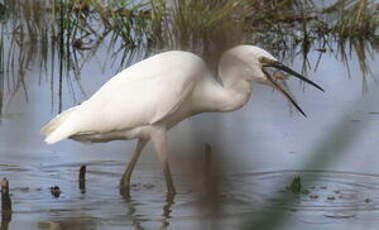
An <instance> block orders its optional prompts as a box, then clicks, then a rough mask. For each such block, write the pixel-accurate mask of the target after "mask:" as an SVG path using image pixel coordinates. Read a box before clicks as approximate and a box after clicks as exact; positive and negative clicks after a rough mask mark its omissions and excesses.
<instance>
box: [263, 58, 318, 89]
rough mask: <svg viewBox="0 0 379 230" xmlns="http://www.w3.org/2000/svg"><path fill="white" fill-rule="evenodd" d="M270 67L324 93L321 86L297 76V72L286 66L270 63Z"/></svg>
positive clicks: (299, 75)
mask: <svg viewBox="0 0 379 230" xmlns="http://www.w3.org/2000/svg"><path fill="white" fill-rule="evenodd" d="M269 66H271V67H275V68H277V69H280V70H283V71H284V72H287V73H289V74H291V75H292V76H294V77H296V78H298V79H300V80H302V81H305V82H306V83H308V84H310V85H312V86H314V87H316V88H317V89H319V90H321V91H322V92H325V90H324V89H323V88H321V86H319V85H317V84H316V83H314V82H313V81H311V80H309V79H308V78H306V77H304V76H303V75H301V74H299V73H298V72H296V71H294V70H292V69H291V68H289V67H288V66H285V65H283V64H282V63H280V62H276V61H274V62H272V63H270V65H269Z"/></svg>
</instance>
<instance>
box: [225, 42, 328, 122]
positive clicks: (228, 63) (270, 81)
mask: <svg viewBox="0 0 379 230" xmlns="http://www.w3.org/2000/svg"><path fill="white" fill-rule="evenodd" d="M268 68H275V69H278V70H281V71H284V72H286V73H288V74H290V75H292V76H294V77H296V78H298V79H300V80H302V81H304V82H306V83H308V84H310V85H312V86H314V87H316V88H317V89H319V90H321V91H323V92H324V90H323V89H322V88H321V87H320V86H319V85H317V84H316V83H314V82H313V81H311V80H309V79H308V78H306V77H304V76H303V75H301V74H300V73H298V72H296V71H294V70H292V69H291V68H289V67H288V66H286V65H284V64H282V63H280V62H279V61H278V60H277V59H276V58H275V57H273V56H272V55H271V54H270V53H269V52H267V51H266V50H264V49H262V48H259V47H256V46H252V45H239V46H236V47H234V48H231V49H229V50H228V51H226V52H225V54H224V55H223V57H222V58H221V60H220V65H219V73H220V75H221V76H222V75H224V76H230V77H232V76H234V77H233V78H235V77H236V76H237V78H242V79H244V80H247V81H255V82H257V83H260V84H264V85H268V86H271V87H273V88H275V89H277V90H278V91H279V92H281V93H282V94H283V95H284V96H285V97H286V98H287V99H288V100H289V101H290V102H291V103H292V104H293V105H294V106H295V107H296V108H297V109H298V110H299V112H300V113H301V114H303V115H304V116H306V115H305V113H304V111H303V110H302V109H301V108H300V107H299V105H298V104H297V103H296V101H295V100H294V99H293V98H292V97H291V96H290V95H289V93H288V92H286V91H285V90H284V89H283V87H281V86H280V85H279V84H278V83H277V82H276V80H277V79H276V78H275V77H274V76H271V75H270V74H269V72H268V71H267V69H268ZM227 78H228V79H225V80H226V81H230V80H231V79H230V78H229V77H227ZM222 80H223V81H224V79H222Z"/></svg>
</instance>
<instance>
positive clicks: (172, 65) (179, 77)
mask: <svg viewBox="0 0 379 230" xmlns="http://www.w3.org/2000/svg"><path fill="white" fill-rule="evenodd" d="M202 65H203V63H202V61H201V59H200V58H198V57H197V56H195V55H193V54H189V53H186V52H177V53H173V52H169V53H165V55H157V56H154V57H152V58H149V59H146V60H145V61H143V62H140V63H137V64H136V65H134V66H132V67H131V68H128V69H126V70H124V71H122V72H121V73H119V74H117V75H116V76H115V77H113V78H112V79H111V80H109V81H108V82H107V83H106V84H104V85H103V86H102V87H101V88H100V89H99V90H98V91H97V92H96V93H95V94H94V95H93V96H92V97H91V98H89V99H88V100H87V101H85V102H84V103H83V104H82V105H80V108H79V109H77V110H75V112H73V113H72V114H71V116H70V118H68V119H67V120H66V122H65V123H66V124H65V125H66V126H67V127H70V128H67V129H69V130H71V131H70V132H71V133H70V135H76V134H82V133H103V132H110V131H114V130H127V129H133V128H136V127H141V126H145V125H150V124H154V123H156V122H158V121H161V120H163V119H164V118H165V117H167V116H168V115H170V114H172V113H174V112H175V111H176V110H177V109H178V108H179V107H180V105H181V104H182V103H183V101H184V100H185V99H186V98H188V96H189V95H190V94H191V92H192V90H193V89H194V86H195V84H196V82H197V78H198V77H200V76H199V72H198V70H199V69H200V68H198V67H199V66H202Z"/></svg>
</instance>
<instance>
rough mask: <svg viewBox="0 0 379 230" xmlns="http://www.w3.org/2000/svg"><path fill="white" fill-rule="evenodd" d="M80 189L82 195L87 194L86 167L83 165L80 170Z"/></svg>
mask: <svg viewBox="0 0 379 230" xmlns="http://www.w3.org/2000/svg"><path fill="white" fill-rule="evenodd" d="M79 189H80V190H81V192H82V193H85V192H86V166H85V165H82V166H81V167H80V170H79Z"/></svg>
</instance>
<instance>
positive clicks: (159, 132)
mask: <svg viewBox="0 0 379 230" xmlns="http://www.w3.org/2000/svg"><path fill="white" fill-rule="evenodd" d="M151 140H152V141H153V144H154V147H155V150H156V151H157V153H158V158H159V161H160V163H161V167H162V170H163V173H164V176H165V179H166V184H167V193H168V194H170V195H174V194H175V193H176V192H175V186H174V182H173V180H172V177H171V172H170V167H169V165H168V154H167V136H166V129H163V128H157V129H156V130H154V132H152V134H151Z"/></svg>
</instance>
